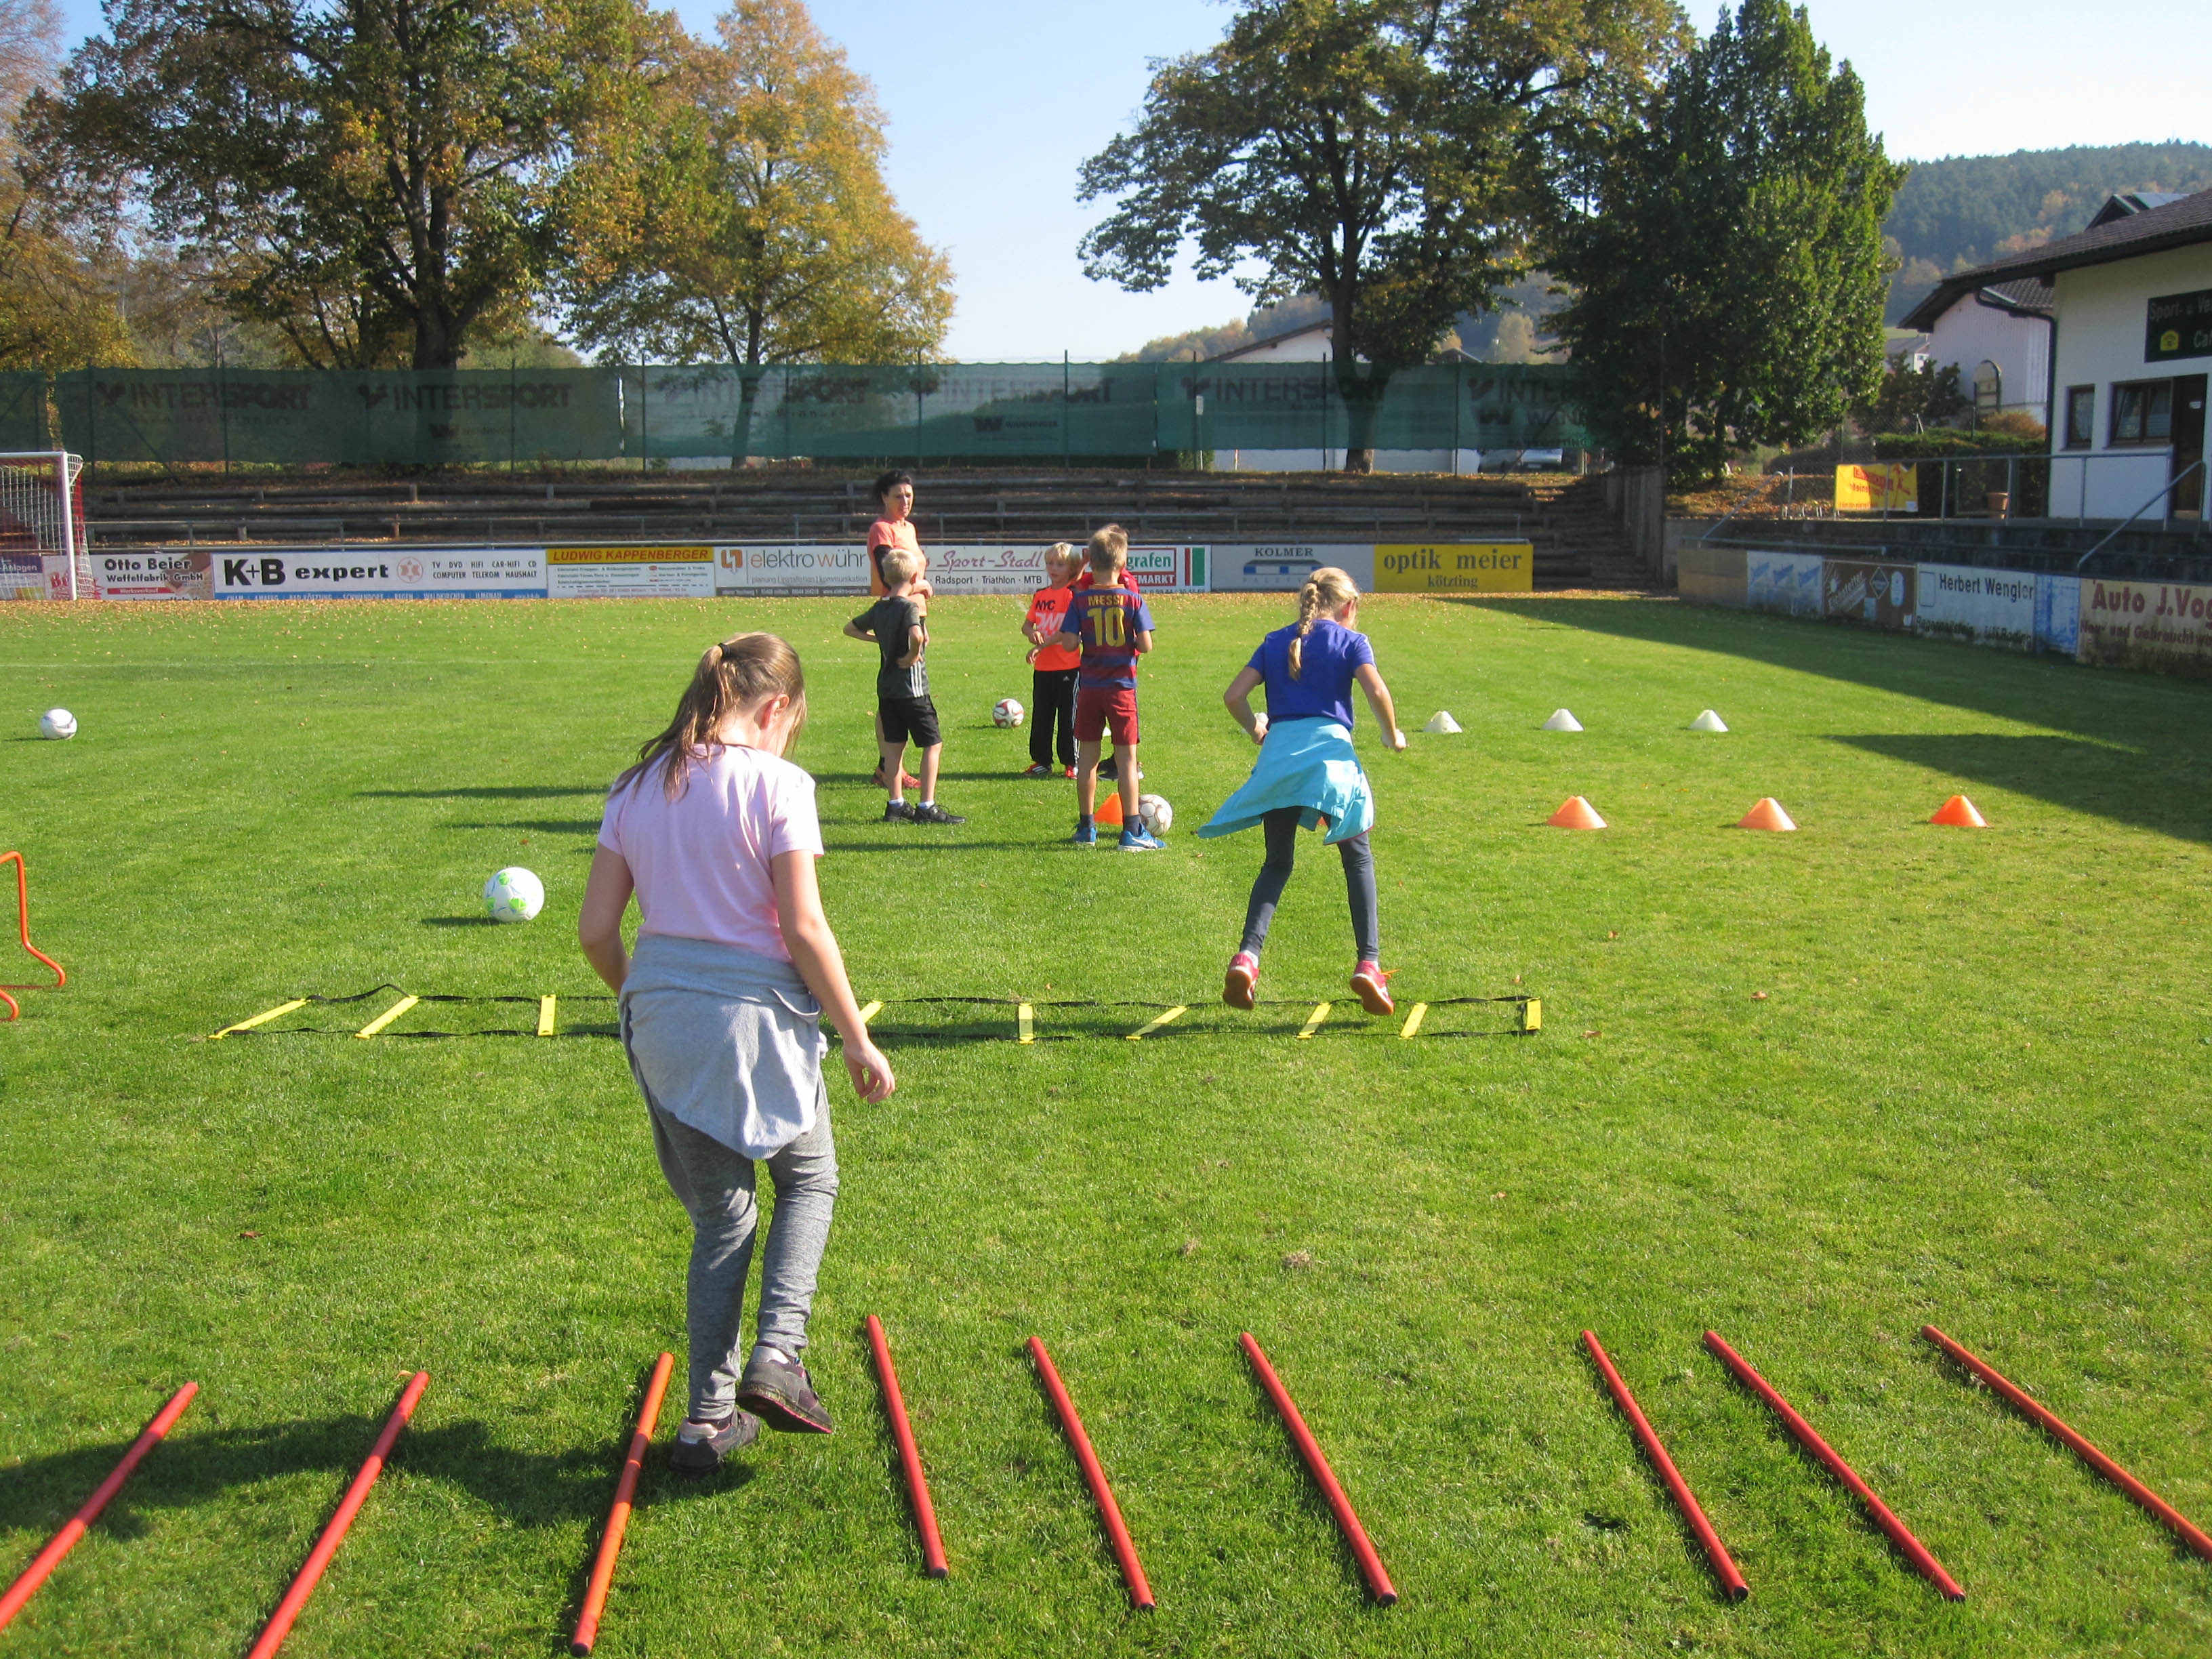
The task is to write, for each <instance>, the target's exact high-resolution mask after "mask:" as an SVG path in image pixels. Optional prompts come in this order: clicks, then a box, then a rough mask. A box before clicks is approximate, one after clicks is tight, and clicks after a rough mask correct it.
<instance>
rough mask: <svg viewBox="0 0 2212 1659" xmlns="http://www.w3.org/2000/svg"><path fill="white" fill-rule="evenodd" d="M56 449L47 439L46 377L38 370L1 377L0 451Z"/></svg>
mask: <svg viewBox="0 0 2212 1659" xmlns="http://www.w3.org/2000/svg"><path fill="white" fill-rule="evenodd" d="M52 447H53V445H52V443H50V442H48V441H47V439H46V376H45V375H43V374H40V373H39V372H38V371H37V370H35V369H27V370H9V371H8V372H6V373H0V451H23V450H36V449H52Z"/></svg>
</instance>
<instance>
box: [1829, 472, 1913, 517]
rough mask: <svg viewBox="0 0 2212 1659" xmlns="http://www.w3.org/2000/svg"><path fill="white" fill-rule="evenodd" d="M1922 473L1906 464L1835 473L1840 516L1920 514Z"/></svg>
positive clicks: (1837, 508)
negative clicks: (1848, 514) (1842, 514)
mask: <svg viewBox="0 0 2212 1659" xmlns="http://www.w3.org/2000/svg"><path fill="white" fill-rule="evenodd" d="M1919 510H1920V469H1919V468H1918V467H1917V466H1914V465H1911V463H1910V462H1907V461H1887V462H1884V463H1882V464H1881V465H1876V466H1839V467H1838V468H1837V469H1836V511H1837V512H1838V513H1917V512H1918V511H1919Z"/></svg>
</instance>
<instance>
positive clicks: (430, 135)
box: [27, 0, 667, 368]
mask: <svg viewBox="0 0 2212 1659" xmlns="http://www.w3.org/2000/svg"><path fill="white" fill-rule="evenodd" d="M666 27H667V26H666V24H665V21H662V20H659V19H657V18H655V17H654V16H653V15H651V14H648V13H647V12H646V11H645V10H644V9H642V7H641V5H640V4H639V3H638V0H111V3H110V5H109V9H108V33H106V35H105V36H102V37H99V38H96V39H94V40H89V41H88V42H86V43H85V45H84V46H82V47H80V48H79V49H78V50H77V52H76V53H75V54H74V55H73V56H72V58H70V64H69V66H68V69H67V70H66V72H65V73H64V76H63V81H62V90H61V93H60V95H58V97H48V96H46V95H45V94H40V96H38V97H36V98H34V99H33V100H32V105H31V107H30V109H29V111H28V112H27V131H28V134H29V137H30V140H31V143H32V146H33V150H34V152H35V153H36V155H38V157H39V160H40V166H41V168H42V170H43V173H44V176H45V178H46V179H47V180H48V181H49V183H50V184H51V185H52V188H53V189H54V190H56V191H58V192H61V193H63V194H64V195H65V196H66V197H67V198H68V199H70V201H71V202H72V203H73V204H75V205H76V208H77V209H78V210H80V211H83V210H102V211H104V212H105V213H106V215H107V216H108V217H109V219H110V220H111V222H113V223H116V224H117V225H118V226H121V227H124V228H129V229H134V230H137V231H141V232H143V233H144V234H149V235H150V236H152V237H155V238H157V239H160V240H176V241H178V242H179V243H181V244H182V245H183V246H184V251H185V253H186V254H187V255H188V256H189V257H190V258H192V259H194V260H195V261H197V263H198V264H200V265H201V266H202V268H204V270H206V271H207V272H208V276H209V280H210V282H212V283H214V284H215V286H216V289H217V290H218V292H219V293H220V294H221V295H222V298H223V300H224V301H225V304H226V305H227V307H228V309H229V310H230V311H231V312H232V313H233V314H234V316H236V317H238V318H240V319H242V320H246V321H253V322H259V323H264V324H265V325H269V326H270V327H272V328H274V329H276V330H277V331H279V332H280V333H281V334H282V336H283V338H284V340H285V342H286V343H287V344H288V346H289V349H290V350H291V351H292V352H293V353H294V354H295V356H296V357H297V358H298V360H299V361H300V362H303V363H307V364H309V365H313V366H316V367H327V368H369V367H388V366H392V365H397V364H403V363H408V364H412V365H413V366H414V367H415V368H452V367H453V364H454V363H455V362H458V361H459V356H460V355H461V353H462V351H463V350H464V349H466V347H467V346H468V344H469V343H470V341H471V338H473V337H476V336H477V334H478V333H479V332H480V331H483V330H485V329H487V328H489V329H493V330H495V331H496V330H500V329H503V328H511V327H512V326H513V325H515V324H516V323H517V322H518V321H519V320H520V318H521V317H522V316H523V315H524V314H525V313H526V312H527V309H528V307H529V306H530V303H531V301H532V298H533V296H534V295H536V293H537V292H538V289H539V287H540V284H541V282H542V279H543V276H544V271H545V268H546V265H547V264H548V262H549V261H550V258H551V257H552V255H553V253H554V251H555V249H556V246H557V243H558V240H559V235H560V225H559V223H558V221H557V217H556V214H555V212H554V206H555V203H556V196H557V184H558V179H559V175H560V173H561V170H562V164H563V161H564V158H565V156H566V155H567V153H568V149H569V148H570V147H571V146H572V144H573V143H574V138H575V135H576V134H577V133H578V132H579V131H580V130H582V129H584V128H586V126H592V125H599V124H605V123H613V124H619V123H620V122H621V121H622V120H623V119H624V118H628V117H629V116H631V115H633V114H634V112H635V106H636V102H637V100H638V98H639V96H640V88H641V75H640V70H641V66H642V65H643V64H647V62H649V61H650V59H651V58H652V56H653V52H654V51H655V50H656V48H657V46H659V41H660V40H661V39H662V36H663V33H664V32H665V28H666Z"/></svg>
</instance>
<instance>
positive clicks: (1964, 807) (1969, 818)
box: [1928, 795, 1990, 829]
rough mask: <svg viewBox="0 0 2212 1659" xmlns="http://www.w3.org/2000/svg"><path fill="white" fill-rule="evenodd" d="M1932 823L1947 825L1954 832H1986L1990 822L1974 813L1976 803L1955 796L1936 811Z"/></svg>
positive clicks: (1962, 796)
mask: <svg viewBox="0 0 2212 1659" xmlns="http://www.w3.org/2000/svg"><path fill="white" fill-rule="evenodd" d="M1928 822H1929V823H1947V824H1948V825H1950V826H1951V828H1953V829H1988V828H1989V827H1990V821H1989V820H1988V819H1987V818H1985V817H1983V816H1982V815H1981V814H1980V813H1979V812H1977V811H1974V803H1973V802H1972V801H1970V800H1968V799H1966V797H1965V796H1964V795H1954V796H1952V797H1951V799H1948V800H1947V801H1945V802H1944V803H1943V804H1942V805H1941V806H1939V807H1937V808H1936V816H1935V817H1932V818H1930V819H1929V820H1928Z"/></svg>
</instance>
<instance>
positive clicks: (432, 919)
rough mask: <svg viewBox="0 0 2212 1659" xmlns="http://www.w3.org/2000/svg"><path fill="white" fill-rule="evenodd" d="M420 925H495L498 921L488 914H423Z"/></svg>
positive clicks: (496, 925)
mask: <svg viewBox="0 0 2212 1659" xmlns="http://www.w3.org/2000/svg"><path fill="white" fill-rule="evenodd" d="M420 925H421V926H422V927H498V926H499V923H497V922H495V921H493V920H492V919H491V918H490V917H489V916H424V917H422V919H421V922H420Z"/></svg>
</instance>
